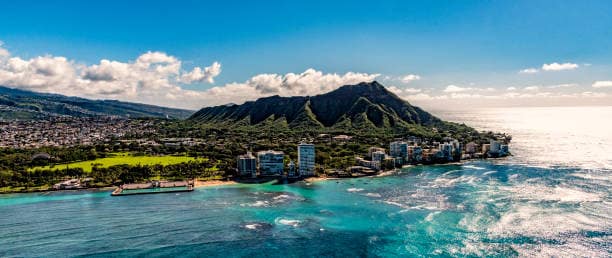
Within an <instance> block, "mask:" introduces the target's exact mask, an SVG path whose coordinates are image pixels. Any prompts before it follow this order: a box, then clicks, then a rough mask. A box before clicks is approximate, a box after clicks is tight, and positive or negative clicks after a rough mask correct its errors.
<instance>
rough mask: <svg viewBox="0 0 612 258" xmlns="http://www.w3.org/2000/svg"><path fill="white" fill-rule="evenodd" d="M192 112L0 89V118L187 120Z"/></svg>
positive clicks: (114, 101) (0, 87) (115, 101)
mask: <svg viewBox="0 0 612 258" xmlns="http://www.w3.org/2000/svg"><path fill="white" fill-rule="evenodd" d="M192 113H193V111H190V110H183V109H174V108H166V107H159V106H153V105H146V104H138V103H130V102H122V101H117V100H90V99H84V98H78V97H68V96H64V95H59V94H49V93H38V92H32V91H25V90H18V89H12V88H8V87H3V86H0V119H44V118H48V117H54V116H73V117H95V116H119V117H161V118H165V117H169V118H180V119H183V118H187V117H189V115H191V114H192Z"/></svg>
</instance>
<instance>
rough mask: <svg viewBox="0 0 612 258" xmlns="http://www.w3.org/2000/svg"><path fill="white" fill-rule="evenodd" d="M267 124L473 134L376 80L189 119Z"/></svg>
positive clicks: (205, 111)
mask: <svg viewBox="0 0 612 258" xmlns="http://www.w3.org/2000/svg"><path fill="white" fill-rule="evenodd" d="M270 119H271V120H278V119H283V120H285V121H286V123H284V124H286V126H287V127H288V128H290V129H306V130H333V129H338V130H377V129H381V130H394V131H406V132H412V133H415V134H422V135H426V134H430V133H435V132H437V131H438V130H453V131H456V130H461V131H466V130H467V131H473V129H471V128H469V127H467V126H463V125H458V124H454V123H448V122H444V121H442V120H440V119H438V118H437V117H435V116H433V115H431V114H430V113H428V112H426V111H424V110H422V109H421V108H419V107H415V106H412V105H410V103H408V102H407V101H405V100H403V99H401V98H399V97H398V96H397V95H395V94H393V93H392V92H390V91H388V90H387V89H386V88H385V87H384V86H383V85H381V84H380V83H378V82H376V81H374V82H371V83H360V84H357V85H346V86H342V87H340V88H338V89H336V90H334V91H331V92H328V93H325V94H321V95H317V96H304V97H280V96H272V97H266V98H261V99H258V100H256V101H249V102H246V103H244V104H242V105H225V106H215V107H206V108H203V109H201V110H199V111H198V112H196V113H194V114H193V115H192V116H191V117H190V118H189V120H190V121H192V122H195V123H201V124H214V125H216V126H230V127H237V126H259V125H261V124H262V123H263V122H265V121H268V122H269V120H270ZM276 125H279V124H276Z"/></svg>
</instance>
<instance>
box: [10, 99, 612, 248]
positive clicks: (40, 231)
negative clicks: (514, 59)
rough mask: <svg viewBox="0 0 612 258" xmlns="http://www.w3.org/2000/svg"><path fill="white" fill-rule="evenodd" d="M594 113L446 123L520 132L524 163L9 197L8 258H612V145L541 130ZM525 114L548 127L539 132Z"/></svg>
mask: <svg viewBox="0 0 612 258" xmlns="http://www.w3.org/2000/svg"><path fill="white" fill-rule="evenodd" d="M583 109H585V108H573V109H569V110H559V111H554V110H553V111H550V110H541V109H525V110H518V111H517V109H507V110H505V109H501V110H483V111H478V112H477V113H476V112H472V113H467V112H446V113H438V115H440V116H442V117H444V118H447V119H451V120H459V119H460V121H464V122H466V123H467V124H472V125H474V126H478V127H479V128H483V129H486V128H490V127H495V128H501V129H506V130H507V131H511V133H513V135H514V142H513V145H512V146H511V148H513V150H514V151H515V152H517V153H516V156H514V157H511V158H508V159H502V160H488V161H472V162H466V163H464V164H460V165H438V166H416V167H413V168H408V169H404V170H402V171H401V172H398V173H397V174H394V175H391V176H386V177H377V178H358V179H346V180H328V181H321V182H315V183H303V182H302V183H296V184H291V185H273V184H265V185H232V186H221V187H209V188H197V189H196V190H195V191H194V192H188V193H171V194H154V195H136V196H129V197H121V198H118V197H111V196H110V192H54V193H44V194H13V195H0V256H2V257H6V256H45V257H52V256H62V257H63V256H104V257H108V256H146V257H150V256H164V257H166V256H226V257H235V256H254V257H300V256H336V257H354V256H367V257H378V256H382V257H393V256H412V257H415V256H421V257H431V256H458V257H466V256H539V257H541V256H561V257H574V256H590V257H609V256H611V255H612V251H611V249H612V223H611V222H612V218H611V216H612V205H611V204H612V203H611V199H610V189H611V187H610V186H611V183H612V182H611V180H610V176H609V175H610V172H611V171H612V170H610V167H609V165H610V164H612V162H611V161H612V156H610V155H601V156H598V155H599V154H593V155H584V154H585V153H599V151H606V150H608V148H607V146H608V144H609V143H610V142H612V141H610V140H612V135H609V134H608V133H607V131H602V132H592V131H586V130H584V131H577V130H576V128H575V126H564V123H568V122H567V121H565V120H559V121H557V120H554V119H553V120H554V121H553V122H547V123H543V124H546V126H550V127H555V128H556V129H551V130H548V131H547V130H544V129H541V128H540V127H544V126H545V125H543V124H542V123H540V122H539V121H541V120H542V119H545V118H546V119H549V120H550V117H551V114H550V113H551V112H552V113H554V112H560V113H565V114H567V113H568V112H585V113H586V112H587V111H588V112H599V114H600V115H608V114H610V115H612V108H595V110H583ZM521 112H523V115H521ZM470 114H471V115H470ZM492 114H497V115H492ZM525 114H529V117H531V116H541V119H537V118H534V120H535V121H538V122H537V123H536V122H534V125H533V126H531V127H530V126H528V125H526V124H528V123H529V122H530V121H529V120H530V119H531V118H530V119H526V118H524V117H526V115H525ZM521 117H523V118H521ZM608 117H612V116H608ZM521 119H522V120H521ZM581 119H587V118H584V117H583V118H581ZM517 120H519V121H522V123H521V124H520V126H514V124H516V123H517ZM555 121H556V122H557V124H555ZM579 122H581V124H582V125H583V126H585V127H587V126H598V125H599V124H598V123H599V121H596V120H590V124H588V122H589V121H579ZM559 123H560V124H559ZM559 128H565V129H563V130H567V133H566V134H564V133H563V132H562V131H563V130H561V129H559ZM552 136H554V137H552ZM558 141H561V142H558ZM585 142H587V143H588V144H586V146H583V145H584V144H585ZM542 145H545V146H542ZM544 147H545V148H544ZM541 149H543V150H545V151H546V152H542V151H538V150H541ZM518 150H522V151H521V152H520V153H518ZM608 151H609V150H608ZM564 153H574V154H575V155H567V154H564ZM563 155H565V157H564V158H563ZM576 155H579V157H575V156H576ZM546 156H548V157H549V158H545V157H546ZM560 156H561V157H560Z"/></svg>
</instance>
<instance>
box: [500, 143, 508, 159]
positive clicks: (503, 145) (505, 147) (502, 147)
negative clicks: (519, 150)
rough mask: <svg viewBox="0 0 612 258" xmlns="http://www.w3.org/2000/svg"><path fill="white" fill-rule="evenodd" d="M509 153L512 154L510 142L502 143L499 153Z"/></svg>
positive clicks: (501, 154) (503, 154) (502, 154)
mask: <svg viewBox="0 0 612 258" xmlns="http://www.w3.org/2000/svg"><path fill="white" fill-rule="evenodd" d="M508 154H510V147H508V144H502V145H501V149H500V152H499V155H500V156H506V155H508Z"/></svg>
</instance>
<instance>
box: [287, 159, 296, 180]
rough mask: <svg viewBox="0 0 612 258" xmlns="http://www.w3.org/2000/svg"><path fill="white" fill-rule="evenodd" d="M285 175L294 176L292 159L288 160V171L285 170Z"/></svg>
mask: <svg viewBox="0 0 612 258" xmlns="http://www.w3.org/2000/svg"><path fill="white" fill-rule="evenodd" d="M287 176H289V177H295V176H296V175H295V163H293V160H291V161H289V171H288V172H287Z"/></svg>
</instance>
